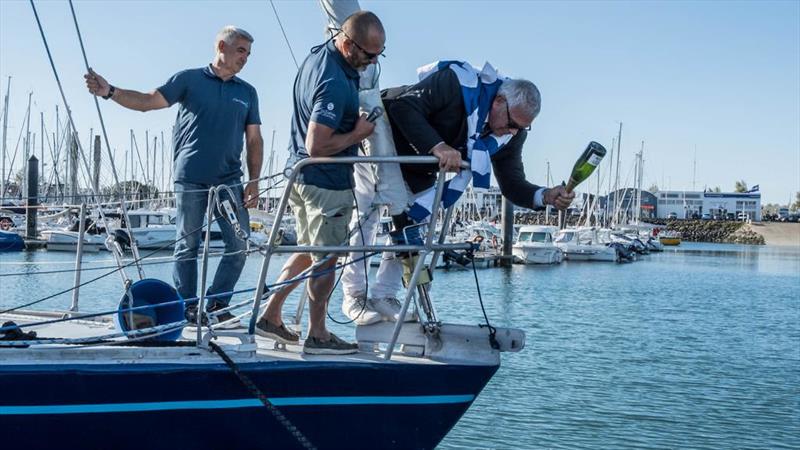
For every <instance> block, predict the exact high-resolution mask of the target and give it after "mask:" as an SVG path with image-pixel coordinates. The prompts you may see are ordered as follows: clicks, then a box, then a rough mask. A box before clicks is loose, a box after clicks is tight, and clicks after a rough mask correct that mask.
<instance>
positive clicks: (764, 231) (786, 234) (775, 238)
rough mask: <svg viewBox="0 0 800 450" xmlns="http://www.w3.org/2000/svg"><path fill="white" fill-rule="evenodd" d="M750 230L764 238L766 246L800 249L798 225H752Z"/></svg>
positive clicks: (771, 223) (799, 227)
mask: <svg viewBox="0 0 800 450" xmlns="http://www.w3.org/2000/svg"><path fill="white" fill-rule="evenodd" d="M752 229H753V231H755V232H756V233H758V234H760V235H762V236H764V240H765V241H766V244H767V245H782V246H792V247H800V223H784V222H762V223H753V224H752Z"/></svg>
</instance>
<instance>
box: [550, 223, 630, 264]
mask: <svg viewBox="0 0 800 450" xmlns="http://www.w3.org/2000/svg"><path fill="white" fill-rule="evenodd" d="M596 234H597V232H596V230H592V229H566V230H561V231H559V233H558V235H557V236H556V239H555V244H556V246H557V247H558V248H560V249H561V250H562V251H563V252H564V258H566V259H567V260H569V261H611V262H616V261H618V260H619V256H618V254H617V251H616V250H615V249H614V248H612V247H608V246H606V245H605V244H601V243H599V242H598V239H597V236H596Z"/></svg>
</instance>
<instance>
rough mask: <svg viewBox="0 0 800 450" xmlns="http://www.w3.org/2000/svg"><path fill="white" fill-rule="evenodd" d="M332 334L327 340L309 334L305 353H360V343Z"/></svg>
mask: <svg viewBox="0 0 800 450" xmlns="http://www.w3.org/2000/svg"><path fill="white" fill-rule="evenodd" d="M330 335H331V337H330V339H328V340H327V341H323V340H320V339H318V338H315V337H311V336H309V337H308V338H307V339H306V342H305V344H303V353H306V354H309V355H350V354H353V353H358V344H351V343H349V342H346V341H343V340H341V339H339V337H338V336H336V335H335V334H333V333H331V334H330Z"/></svg>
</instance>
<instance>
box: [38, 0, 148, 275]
mask: <svg viewBox="0 0 800 450" xmlns="http://www.w3.org/2000/svg"><path fill="white" fill-rule="evenodd" d="M30 1H31V5H33V0H30ZM69 9H70V11H71V12H72V21H73V22H74V23H75V32H76V33H77V34H78V42H79V43H80V45H81V54H83V62H84V64H85V66H86V73H89V70H90V68H89V59H88V58H87V57H86V48H85V47H84V45H83V37H82V36H81V29H80V27H78V18H77V16H76V15H75V8H74V7H73V6H72V0H69ZM37 21H38V18H37ZM42 38H44V33H42ZM49 53H50V52H49V50H48V54H49ZM54 70H55V68H54ZM92 98H94V106H95V107H96V108H97V116H98V117H99V118H100V128H101V129H102V130H103V138H104V139H105V141H106V152H107V153H108V158H109V159H108V160H109V163H110V164H111V173H112V174H113V175H114V182H115V183H116V185H117V186H119V176H118V175H117V166H116V164H114V155H113V154H112V153H111V144H109V142H108V133H107V132H106V124H105V121H104V120H103V113H102V112H101V111H100V102H99V101H98V100H97V96H96V95H93V96H92ZM64 103H65V104H66V101H65V102H64ZM67 113H69V109H67ZM70 120H72V115H71V113H70ZM73 128H74V125H73ZM87 172H88V165H87ZM93 194H94V195H97V193H96V192H93ZM122 200H123V201H124V200H125V198H124V197H123V198H122ZM98 207H99V205H98ZM120 208H121V209H122V216H123V217H124V218H125V223H124V226H125V231H127V232H128V234H130V235H132V234H133V233H132V232H131V227H130V221H129V220H128V209H127V208H126V207H125V203H124V202H123V203H122V204H121V206H120ZM131 252H133V254H134V256H136V257H137V258H138V257H139V249H138V248H137V246H136V242H131ZM136 269H137V270H138V272H139V278H140V279H141V278H144V272H143V271H142V267H141V266H140V265H139V264H138V263H137V264H136Z"/></svg>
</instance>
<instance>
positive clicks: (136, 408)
mask: <svg viewBox="0 0 800 450" xmlns="http://www.w3.org/2000/svg"><path fill="white" fill-rule="evenodd" d="M474 399H475V396H474V395H472V394H467V395H424V396H423V395H417V396H406V397H400V396H397V397H286V398H270V399H269V401H270V403H272V404H273V405H275V406H315V405H316V406H334V405H335V406H351V405H437V404H449V403H470V402H472V400H474ZM262 406H264V405H263V404H262V403H261V402H260V401H259V400H258V399H255V398H245V399H236V400H210V401H209V400H205V401H186V402H152V403H105V404H91V405H40V406H0V416H2V415H41V414H93V413H116V412H140V411H174V410H183V409H229V408H255V407H262Z"/></svg>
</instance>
